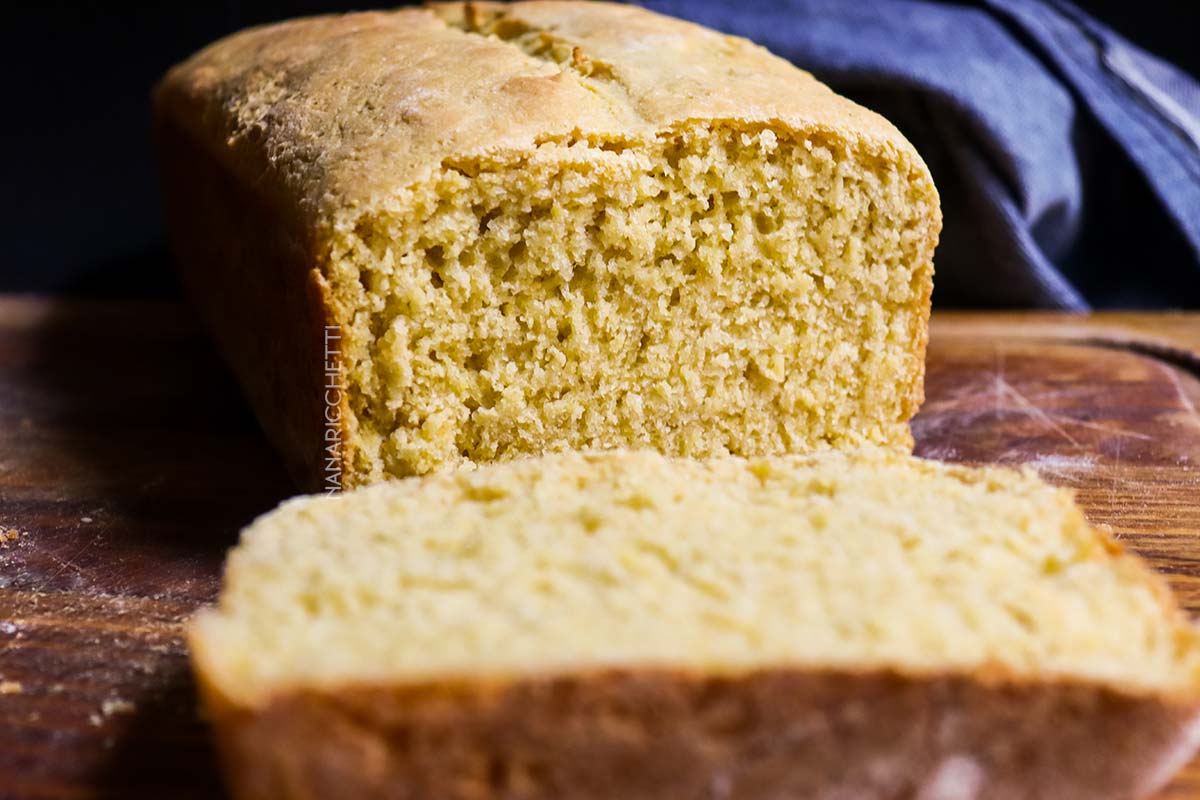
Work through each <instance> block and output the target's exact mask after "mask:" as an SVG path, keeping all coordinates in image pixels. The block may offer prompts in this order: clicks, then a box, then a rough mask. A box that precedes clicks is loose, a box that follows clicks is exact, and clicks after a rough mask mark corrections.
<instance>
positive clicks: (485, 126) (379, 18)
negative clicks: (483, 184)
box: [157, 2, 928, 229]
mask: <svg viewBox="0 0 1200 800" xmlns="http://www.w3.org/2000/svg"><path fill="white" fill-rule="evenodd" d="M475 5H476V6H477V8H479V9H480V11H479V12H477V13H476V15H475V16H478V14H479V13H485V12H488V11H489V9H490V10H491V13H495V11H494V8H495V7H494V6H489V5H488V4H475ZM467 16H468V15H467V14H466V13H465V10H464V7H463V6H462V5H461V4H456V3H451V4H446V5H444V6H439V7H437V8H436V9H432V10H431V9H405V10H401V11H394V12H370V13H361V14H348V15H344V16H327V17H313V18H308V19H298V20H293V21H290V22H283V23H279V24H275V25H270V26H266V27H262V28H256V29H251V30H248V31H243V32H241V33H238V34H234V35H233V36H230V37H228V38H226V39H223V40H221V41H219V42H217V43H215V44H213V45H211V46H209V47H207V48H205V49H204V50H202V51H200V52H199V53H197V54H196V55H195V56H193V57H192V58H190V59H189V60H187V61H185V62H184V63H182V64H180V65H178V66H177V67H175V68H174V69H172V70H171V71H170V72H169V73H168V74H167V76H166V77H165V78H164V80H163V82H162V84H161V85H160V86H159V88H158V92H157V105H158V108H159V109H160V112H161V113H163V114H165V115H167V116H169V117H170V118H172V119H174V120H175V121H176V122H177V123H179V124H180V125H181V126H182V127H183V128H184V129H185V130H187V131H188V132H189V133H191V134H192V135H193V136H194V137H195V138H196V139H197V141H199V142H200V143H201V144H202V145H204V146H205V147H207V148H208V149H209V150H210V152H212V153H213V154H214V155H215V156H216V157H217V158H219V159H221V160H222V161H223V162H224V163H226V165H227V166H229V167H230V168H231V169H232V170H233V171H234V173H235V174H237V175H239V176H240V177H241V178H242V179H243V180H245V181H247V182H248V183H252V184H255V185H259V186H260V187H261V188H262V189H264V190H265V191H266V192H267V193H268V194H270V195H273V196H274V197H275V199H276V201H277V202H279V203H280V204H281V206H282V207H284V208H285V209H287V211H288V213H291V214H295V215H296V216H297V218H299V219H302V220H304V221H305V223H306V224H307V225H309V226H310V227H312V228H314V229H319V228H320V227H321V226H324V225H327V224H330V222H331V220H332V219H333V218H334V217H337V216H338V214H339V213H340V212H342V211H351V210H360V209H362V208H365V207H378V206H388V205H390V204H393V203H396V202H398V201H400V200H402V198H400V197H399V195H401V194H402V193H403V191H404V189H406V188H407V187H408V186H411V185H412V184H414V183H415V182H417V181H419V180H421V179H422V178H423V177H425V176H426V175H428V174H429V173H430V172H431V171H432V170H434V169H436V168H438V166H439V165H441V164H442V163H444V162H445V161H446V160H447V159H450V158H470V157H472V156H476V155H480V154H483V153H494V152H498V151H527V150H529V149H531V148H533V147H535V146H536V144H537V143H538V142H541V141H547V140H552V139H555V138H566V137H570V136H575V135H580V134H583V135H588V136H593V137H598V138H606V137H607V138H613V139H617V140H622V141H636V140H638V139H642V138H646V137H649V136H653V135H654V134H656V133H658V132H661V131H665V130H669V129H671V128H673V127H674V126H677V125H679V124H681V123H684V122H687V121H691V120H705V119H708V120H734V121H739V122H746V123H759V124H770V125H772V126H775V127H779V128H783V129H790V130H792V131H796V132H803V133H809V134H818V135H819V134H827V135H829V136H830V137H831V138H833V139H835V140H840V141H847V142H849V143H850V144H851V145H860V146H861V147H862V149H863V151H864V152H866V153H871V154H874V156H875V157H878V158H882V159H889V160H891V159H894V158H897V157H899V156H901V155H902V156H904V157H905V158H906V160H907V161H909V162H910V163H911V165H912V166H913V169H914V170H917V171H919V172H920V173H921V177H923V178H924V179H925V180H928V177H927V172H926V171H925V168H924V164H923V163H922V162H921V160H920V158H919V156H917V154H916V152H915V151H914V150H913V149H912V146H911V145H910V144H909V143H908V142H907V141H906V140H905V139H904V137H903V136H902V135H901V134H900V133H899V132H898V131H897V130H896V129H895V128H894V127H893V126H892V125H891V123H889V122H887V121H886V120H885V119H883V118H882V117H880V116H878V115H877V114H874V113H873V112H870V111H868V110H866V109H864V108H862V107H860V106H858V105H856V104H854V103H852V102H851V101H849V100H847V99H845V98H843V97H840V96H838V95H836V94H834V93H833V92H832V91H830V90H829V89H828V88H827V87H826V86H824V85H823V84H821V83H819V82H817V81H816V80H815V79H813V78H812V76H811V75H809V74H808V73H806V72H802V71H800V70H798V69H796V68H795V67H794V66H792V65H791V64H790V63H788V62H786V61H784V60H783V59H780V58H777V57H775V56H773V55H771V54H770V53H769V52H767V51H766V50H765V49H763V48H761V47H759V46H757V45H754V44H752V43H751V42H748V41H746V40H744V39H740V38H737V37H732V36H725V35H722V34H720V33H716V32H714V31H709V30H706V29H704V28H701V27H699V26H697V25H693V24H691V23H687V22H683V21H681V20H676V19H672V18H669V17H664V16H661V15H658V14H654V13H652V12H649V11H645V10H643V9H639V8H636V7H631V6H624V5H617V4H612V3H582V2H520V3H514V4H512V5H511V6H506V7H504V17H505V20H504V25H503V26H502V27H501V28H500V29H499V35H495V36H489V35H483V34H482V33H479V32H474V31H471V30H464V28H469V27H470V25H469V24H468V23H467V22H465V21H464V18H465V17H467ZM531 31H532V32H533V34H534V36H535V37H539V38H538V42H539V44H538V46H537V48H535V49H538V50H539V52H538V53H537V54H536V55H531V54H530V53H528V52H526V49H523V46H522V45H520V44H518V43H516V41H515V40H516V39H517V38H519V36H520V35H522V34H526V33H529V32H531ZM505 36H509V37H510V38H511V39H513V41H510V40H508V39H505V38H504V37H505ZM543 40H545V42H544V43H542V42H543ZM555 45H560V47H558V48H556V47H555ZM541 50H546V51H547V52H548V53H549V54H547V52H540V51H541ZM561 50H569V51H570V52H572V53H578V58H579V59H584V60H586V62H587V65H588V66H587V68H580V67H579V65H578V64H575V63H573V61H569V62H568V63H560V62H559V61H558V60H556V59H557V56H556V55H554V53H557V52H559V51H561Z"/></svg>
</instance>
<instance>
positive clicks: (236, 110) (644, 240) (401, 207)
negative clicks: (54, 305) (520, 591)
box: [158, 3, 940, 485]
mask: <svg viewBox="0 0 1200 800" xmlns="http://www.w3.org/2000/svg"><path fill="white" fill-rule="evenodd" d="M158 101H159V102H158V108H159V118H160V140H161V141H162V142H163V143H164V146H163V148H162V149H163V152H164V172H165V174H166V181H165V185H166V190H167V195H168V207H169V209H168V210H169V216H170V217H171V219H172V229H173V232H174V234H173V235H174V238H175V240H176V244H177V248H176V249H177V252H178V254H179V260H180V262H181V267H182V274H183V278H184V283H185V284H186V285H188V286H189V287H190V290H191V293H192V295H193V296H194V297H195V298H196V301H197V305H198V306H199V308H200V310H201V313H202V314H204V315H205V316H206V317H207V318H208V319H209V321H210V324H211V327H212V328H213V329H214V332H215V333H216V335H217V337H218V339H219V340H220V341H221V342H222V344H223V348H224V350H225V351H226V353H227V355H228V357H229V359H230V361H231V362H232V363H233V365H234V367H235V369H236V370H237V371H238V372H239V374H240V375H241V376H242V379H243V381H244V382H245V383H246V384H247V389H248V391H249V393H250V395H251V399H252V400H253V401H254V402H255V405H256V406H257V407H258V409H259V415H260V418H261V419H262V421H263V424H264V426H265V427H266V428H267V429H268V432H269V433H271V434H272V435H273V437H274V438H275V439H276V441H277V442H278V443H279V444H280V445H281V446H282V447H283V449H284V451H285V454H287V455H288V456H289V459H290V460H291V462H292V464H293V466H294V468H295V471H296V472H297V473H298V474H299V475H301V477H302V478H304V479H305V480H306V482H307V483H310V484H312V483H316V482H324V483H327V482H328V481H327V480H326V479H328V478H329V475H328V474H327V473H328V469H327V468H328V467H330V466H331V465H330V464H327V463H326V462H325V461H324V457H325V456H327V455H328V456H331V457H332V458H334V459H335V460H336V462H337V464H336V471H337V472H338V473H339V476H338V477H339V478H340V481H341V482H342V483H344V484H345V485H356V484H361V483H366V482H369V481H372V480H376V479H379V478H382V477H386V476H389V475H391V476H406V475H414V474H424V473H428V472H431V471H434V470H438V469H442V468H447V467H456V466H464V465H470V464H479V463H487V462H491V461H496V460H504V459H508V458H512V457H515V456H520V455H522V454H530V453H541V452H545V451H557V450H564V449H580V448H607V447H615V446H628V445H639V446H648V447H653V448H655V449H658V450H660V451H663V452H666V453H671V454H679V455H692V456H711V455H720V454H729V453H733V454H742V455H757V454H770V453H786V452H803V451H808V450H812V449H814V448H823V447H829V446H835V447H837V446H848V445H856V444H862V443H876V444H883V445H893V446H900V447H910V446H911V438H910V436H909V433H908V428H907V421H908V420H909V418H910V417H911V416H912V415H913V413H915V411H916V409H917V407H918V405H919V403H920V401H921V398H922V377H923V358H924V349H925V339H926V333H925V330H926V321H927V317H928V311H929V295H930V289H931V273H932V261H931V259H932V253H933V248H934V244H935V242H936V239H937V235H938V230H939V227H940V216H939V210H938V200H937V195H936V191H935V190H934V187H933V184H932V182H931V181H930V179H929V175H928V171H927V170H926V168H925V165H924V164H923V163H922V162H921V160H920V158H919V157H918V156H917V155H916V153H915V152H914V151H913V150H912V148H911V146H910V145H909V144H908V143H907V142H906V141H905V140H904V139H903V137H901V136H900V134H899V133H898V132H896V131H895V129H894V128H892V127H891V126H890V125H889V124H888V123H887V122H885V121H884V120H882V119H881V118H879V117H877V116H875V115H874V114H871V113H870V112H867V111H865V110H863V109H861V108H859V107H857V106H855V105H854V104H852V103H850V102H849V101H846V100H844V99H842V98H840V97H837V96H836V95H834V94H833V93H831V92H830V91H829V90H828V89H826V88H825V87H824V86H822V85H820V84H818V83H816V82H815V81H814V80H813V79H812V78H811V77H810V76H809V75H807V74H806V73H803V72H800V71H799V70H796V69H795V68H794V67H792V66H791V65H789V64H787V63H786V62H783V61H781V60H779V59H777V58H774V57H773V56H771V55H769V54H768V53H766V52H765V51H764V50H762V49H761V48H758V47H756V46H754V45H752V44H750V43H748V42H746V41H743V40H740V39H735V38H732V37H727V36H722V35H719V34H716V33H713V32H711V31H706V30H704V29H701V28H698V27H696V26H693V25H690V24H687V23H683V22H679V21H676V20H671V19H668V18H664V17H661V16H658V15H655V14H651V13H649V12H646V11H643V10H640V9H636V8H629V7H621V6H610V5H607V4H600V3H518V4H515V5H512V6H508V7H501V6H494V5H490V4H474V5H470V6H460V5H457V4H450V5H446V6H440V7H436V8H434V9H433V10H407V11H401V12H395V13H388V14H363V15H350V16H346V17H336V18H332V17H331V18H320V19H311V20H300V21H296V22H292V23H285V24H282V25H278V26H272V27H269V28H263V29H257V30H253V31H248V32H246V33H243V34H239V35H237V36H234V37H231V38H230V39H227V40H225V41H222V42H219V43H217V44H216V45H213V46H212V47H210V48H208V49H207V50H205V51H203V52H201V53H200V54H198V55H197V56H195V57H194V58H193V59H192V60H190V61H188V62H186V63H185V64H183V65H181V66H179V67H177V68H176V69H175V70H173V71H172V72H171V73H170V74H169V75H168V77H167V78H166V80H165V81H164V83H163V85H162V86H161V88H160V90H159V95H158ZM229 208H236V212H234V213H228V214H227V218H223V217H222V214H225V213H226V212H223V211H221V210H220V209H229ZM214 209H216V210H214ZM264 237H266V239H267V241H266V242H265V243H263V244H256V245H248V244H247V243H246V240H248V239H254V240H256V241H261V240H262V239H263V238H264ZM276 237H277V238H278V241H276V240H275V238H276ZM306 284H309V285H311V290H306V289H305V288H304V287H305V286H306ZM289 287H291V288H289ZM295 287H300V288H298V289H297V288H295ZM289 304H290V305H289ZM280 327H282V328H283V329H284V330H285V331H286V333H284V332H280V331H279V328H280ZM318 330H321V331H326V330H333V331H334V332H335V334H334V338H333V339H332V340H330V339H329V338H328V337H326V338H325V339H324V340H322V337H321V336H319V335H318ZM330 343H332V345H333V346H332V347H322V345H325V344H330ZM326 351H332V352H326ZM326 363H330V364H332V365H333V366H334V369H332V370H330V369H325V368H324V365H325V364H326ZM331 374H332V375H333V378H334V383H340V389H341V390H342V391H340V393H339V394H338V395H337V396H336V402H333V400H332V399H331V400H330V401H329V402H327V403H326V404H325V406H323V405H322V403H320V402H318V401H317V400H316V399H315V398H318V397H323V396H324V395H325V391H324V390H325V388H326V387H325V383H328V382H329V378H330V375H331ZM305 398H313V399H309V400H308V401H307V402H306V400H305ZM330 404H332V405H333V406H334V407H335V408H334V413H332V414H331V413H330V409H329V407H327V406H329V405H330ZM331 417H333V418H335V419H334V420H333V421H331V419H330V418H331ZM331 427H332V428H335V429H336V431H335V435H334V437H333V438H334V439H335V440H336V441H335V442H333V443H332V444H331V442H330V436H329V433H328V432H329V429H330V428H331Z"/></svg>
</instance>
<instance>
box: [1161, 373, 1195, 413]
mask: <svg viewBox="0 0 1200 800" xmlns="http://www.w3.org/2000/svg"><path fill="white" fill-rule="evenodd" d="M1159 369H1161V370H1162V371H1163V374H1165V375H1166V376H1167V380H1169V381H1170V382H1171V385H1172V386H1174V387H1175V394H1176V395H1178V397H1179V404H1180V405H1181V406H1183V410H1184V411H1186V412H1188V413H1189V414H1191V415H1192V416H1193V417H1196V416H1200V413H1197V412H1196V404H1195V403H1193V402H1192V398H1190V397H1188V394H1187V392H1186V391H1184V389H1183V382H1182V381H1181V380H1179V374H1178V373H1177V372H1176V371H1175V368H1174V367H1172V366H1171V365H1170V364H1159Z"/></svg>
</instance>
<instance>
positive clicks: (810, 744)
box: [200, 669, 1200, 800]
mask: <svg viewBox="0 0 1200 800" xmlns="http://www.w3.org/2000/svg"><path fill="white" fill-rule="evenodd" d="M200 677H201V682H202V684H204V681H203V677H204V676H203V675H201V676H200ZM203 689H204V694H206V695H207V697H206V699H207V705H208V711H209V714H210V716H211V717H212V720H213V723H214V725H215V728H216V735H217V743H218V748H219V750H220V753H221V757H222V759H223V762H224V768H225V771H226V777H227V780H228V784H229V787H230V789H231V791H232V792H233V794H234V796H235V797H237V798H241V800H267V799H268V798H270V799H271V800H284V799H285V798H297V799H298V798H324V799H325V800H329V799H330V798H405V800H424V799H425V798H429V800H460V799H461V800H468V799H469V800H487V799H490V798H528V800H534V799H535V798H536V799H540V798H545V799H546V800H567V799H568V798H569V799H570V800H601V799H603V800H639V799H640V798H646V799H647V800H650V798H654V800H668V799H669V800H679V799H682V798H704V799H705V800H723V799H724V798H763V799H764V800H765V799H766V798H773V799H775V798H822V799H823V800H852V799H853V800H875V799H876V798H879V799H882V798H906V799H911V800H999V799H1000V798H1053V800H1071V799H1072V798H1080V799H1081V800H1082V799H1083V798H1087V800H1098V799H1100V798H1114V799H1115V798H1136V797H1144V796H1146V795H1148V794H1150V793H1152V792H1153V791H1154V790H1156V789H1157V788H1159V787H1160V786H1161V785H1162V784H1164V783H1166V781H1167V780H1169V778H1170V777H1171V775H1172V774H1173V773H1174V772H1175V771H1176V770H1177V769H1178V768H1180V767H1181V766H1182V765H1183V764H1184V763H1185V762H1186V760H1187V759H1188V758H1189V757H1190V756H1191V754H1192V753H1193V752H1194V750H1195V747H1196V744H1197V738H1198V736H1200V707H1198V705H1197V704H1196V703H1193V702H1191V701H1184V700H1178V699H1170V698H1161V697H1154V696H1139V695H1135V694H1126V693H1123V692H1119V691H1116V690H1114V689H1111V688H1103V687H1099V686H1094V685H1083V684H1071V683H1065V682H1059V683H1047V684H1016V683H1012V682H1006V681H1002V680H988V679H983V678H979V677H908V676H902V675H895V674H890V673H881V672H873V673H857V674H856V673H847V672H829V673H814V672H811V671H809V672H806V671H800V670H788V669H773V670H763V671H758V672H753V673H748V674H739V675H729V676H707V675H702V674H692V673H687V672H681V671H672V670H650V669H645V670H642V669H635V670H607V671H597V672H592V673H581V674H576V675H561V676H554V675H548V676H545V677H540V678H522V679H518V680H513V681H506V682H497V683H477V682H467V681H463V682H458V683H451V682H445V683H434V684H426V685H405V686H397V687H391V688H387V687H384V688H378V687H377V688H346V689H343V690H339V691H336V692H327V691H300V692H295V693H290V694H287V695H284V696H280V697H278V698H276V699H274V700H273V701H271V702H269V703H268V704H266V705H265V706H264V707H263V708H261V709H255V710H247V709H243V708H238V707H236V706H235V705H233V704H231V703H230V702H228V701H226V700H225V699H224V698H222V697H221V696H220V695H219V693H218V692H217V691H216V689H215V687H213V686H211V685H206V686H204V687H203Z"/></svg>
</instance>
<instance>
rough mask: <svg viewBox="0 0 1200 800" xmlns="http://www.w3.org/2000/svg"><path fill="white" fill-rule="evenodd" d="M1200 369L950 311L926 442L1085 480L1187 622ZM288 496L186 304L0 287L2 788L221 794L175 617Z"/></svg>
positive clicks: (1136, 320)
mask: <svg viewBox="0 0 1200 800" xmlns="http://www.w3.org/2000/svg"><path fill="white" fill-rule="evenodd" d="M1197 375H1200V315H1182V314H1180V315H1169V316H1165V315H1138V314H1110V315H1099V316H1090V317H1064V316H1056V315H1048V314H994V315H984V314H942V315H939V316H936V317H935V320H934V326H933V336H932V342H931V346H930V352H929V374H928V379H927V389H926V393H927V398H928V399H927V401H926V404H925V407H924V409H923V410H922V412H921V414H920V416H919V417H918V418H917V419H916V420H915V421H914V424H913V432H914V434H915V436H916V439H917V443H918V447H917V449H918V452H919V453H920V454H921V455H924V456H927V457H931V458H939V459H945V460H951V461H966V462H993V463H1004V464H1013V465H1017V464H1027V465H1030V466H1032V467H1033V468H1034V469H1037V470H1038V471H1039V472H1040V473H1041V474H1042V475H1043V476H1045V477H1046V478H1047V479H1048V480H1050V481H1052V482H1054V483H1058V484H1061V485H1065V486H1071V487H1074V488H1076V489H1077V490H1078V492H1079V497H1080V500H1081V502H1082V504H1083V506H1084V508H1085V510H1086V511H1087V513H1088V515H1089V516H1090V517H1091V519H1092V520H1094V521H1096V522H1102V523H1107V524H1109V525H1111V526H1113V528H1114V529H1115V530H1116V531H1117V533H1118V534H1119V536H1120V538H1121V539H1122V540H1123V541H1124V542H1125V543H1126V545H1127V546H1128V547H1130V548H1132V549H1134V550H1136V551H1137V552H1139V553H1141V554H1143V555H1144V556H1146V558H1148V559H1149V560H1150V561H1151V563H1153V564H1154V565H1155V566H1156V567H1158V568H1159V569H1161V570H1163V571H1164V572H1166V573H1167V575H1168V576H1169V578H1170V580H1171V583H1172V585H1173V586H1174V588H1175V590H1176V591H1177V592H1178V594H1179V596H1180V597H1181V599H1182V600H1183V602H1184V603H1185V604H1186V605H1187V607H1188V608H1189V609H1190V610H1192V611H1193V612H1197V611H1200V539H1198V538H1197V537H1200V414H1198V413H1197V408H1200V380H1198V379H1197ZM291 492H292V489H291V487H290V485H289V484H288V482H287V479H286V477H285V476H284V473H283V469H282V466H281V465H280V464H279V462H278V461H277V460H276V458H275V456H274V455H273V454H272V453H271V451H270V450H269V449H268V448H267V446H266V444H265V443H264V441H263V440H262V437H261V436H260V435H259V433H258V432H257V430H256V428H255V426H254V422H253V420H252V418H251V417H250V415H249V413H248V412H247V410H246V409H245V407H244V405H243V403H242V402H241V399H240V397H239V395H238V391H237V388H236V387H235V386H234V385H233V383H232V381H231V379H230V378H229V376H228V375H227V373H226V372H225V370H224V369H223V368H222V366H221V365H220V364H219V363H218V361H217V359H216V357H215V356H214V355H213V353H212V350H211V349H210V347H209V346H208V344H207V343H206V342H205V341H204V340H203V339H202V337H201V336H200V335H199V334H198V333H197V331H196V329H195V327H194V326H193V324H192V322H191V321H190V317H189V315H188V314H187V312H186V311H184V310H183V309H182V308H180V307H177V306H173V305H163V304H139V303H66V302H61V301H59V302H55V301H48V300H36V299H19V298H7V299H5V298H0V798H5V800H9V799H10V798H11V799H13V800H15V799H16V798H21V799H22V800H25V799H26V798H93V797H122V798H125V797H129V798H138V797H145V798H212V797H220V787H219V781H218V776H217V773H216V770H215V765H214V762H213V758H212V754H211V752H210V749H209V745H208V743H207V741H206V739H205V729H204V726H203V724H202V722H201V721H200V720H199V719H198V718H197V715H196V713H195V710H194V700H193V689H192V686H191V683H190V679H189V676H188V672H187V660H186V654H185V652H184V650H183V647H182V642H181V639H180V630H181V624H182V622H183V621H184V620H185V619H186V618H187V617H188V615H189V614H191V613H192V611H193V610H194V609H196V608H197V607H198V606H199V605H200V604H202V603H204V602H207V601H209V600H211V599H212V598H213V597H214V595H215V593H216V591H217V586H218V580H219V569H220V563H221V559H222V556H223V553H224V551H225V549H226V548H228V547H229V546H230V545H231V544H232V543H233V542H234V541H235V538H236V534H237V531H238V529H239V528H240V527H241V526H242V525H243V524H244V523H246V522H247V521H249V520H250V519H251V518H252V517H253V516H255V515H256V514H259V513H261V512H263V511H266V510H268V509H269V508H271V507H272V506H274V505H275V504H276V503H277V502H278V501H279V500H280V499H282V498H284V497H286V496H287V495H289V494H290V493H291ZM1162 797H1163V798H1171V800H1182V799H1183V798H1200V763H1197V764H1193V765H1192V766H1191V767H1189V768H1188V769H1187V770H1185V772H1184V773H1183V774H1182V775H1181V776H1180V777H1179V779H1178V780H1177V781H1176V782H1175V783H1174V784H1173V785H1172V787H1171V788H1170V789H1169V790H1168V791H1167V792H1166V793H1164V794H1163V795H1162Z"/></svg>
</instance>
